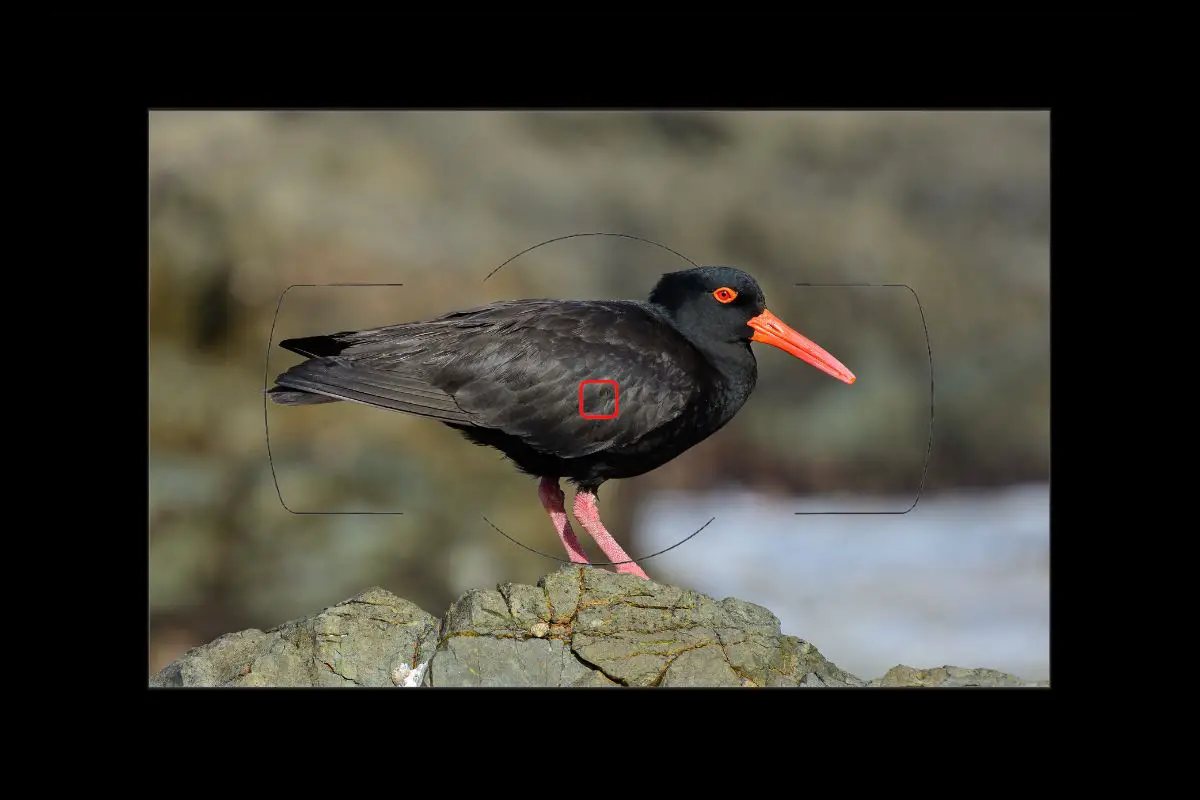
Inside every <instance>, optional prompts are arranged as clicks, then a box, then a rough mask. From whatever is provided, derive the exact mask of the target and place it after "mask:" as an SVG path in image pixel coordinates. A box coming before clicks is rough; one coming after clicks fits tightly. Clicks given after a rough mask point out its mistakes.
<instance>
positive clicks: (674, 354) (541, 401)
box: [431, 301, 705, 458]
mask: <svg viewBox="0 0 1200 800" xmlns="http://www.w3.org/2000/svg"><path fill="white" fill-rule="evenodd" d="M702 368H705V367H704V365H703V363H702V359H701V357H700V355H699V353H698V352H697V351H695V350H694V349H693V348H692V346H691V345H690V344H688V342H687V341H686V340H685V339H683V338H682V337H681V336H680V335H679V334H678V333H677V332H676V331H675V330H674V329H673V328H672V327H670V326H669V325H668V324H667V323H666V322H665V321H663V320H662V319H660V318H658V317H655V316H653V315H652V314H650V313H649V312H648V311H647V310H646V309H645V307H644V306H642V305H641V304H637V303H628V302H616V301H614V302H600V301H590V302H585V301H576V302H560V303H554V304H547V305H546V306H544V307H541V308H534V309H525V308H514V309H511V310H510V311H509V313H508V314H506V315H504V316H503V318H502V319H501V320H499V321H498V323H497V325H496V327H495V329H494V330H488V329H486V328H484V329H478V330H477V331H476V332H474V333H473V334H471V335H466V336H463V337H462V339H461V342H460V348H459V350H458V352H456V353H455V354H453V355H451V356H450V357H447V358H445V359H443V360H442V361H441V362H440V363H439V364H438V366H437V368H436V371H435V372H433V373H432V374H431V379H432V381H433V383H434V384H435V385H437V386H438V387H440V388H442V389H444V390H445V391H446V392H447V393H448V394H450V395H451V396H452V397H453V398H454V401H455V402H456V403H457V404H458V406H459V407H460V408H461V409H463V410H464V411H465V412H467V413H468V414H469V415H470V416H471V419H472V422H473V423H474V424H475V425H478V426H482V427H486V428H492V429H496V430H500V431H503V432H504V433H507V434H509V435H511V436H516V437H518V438H519V439H521V440H522V441H523V442H524V443H525V444H527V445H528V446H530V447H533V448H535V449H537V450H539V451H541V452H544V453H549V454H553V455H557V456H560V457H562V458H578V457H580V456H585V455H588V454H590V453H595V452H598V451H601V450H607V449H613V448H621V447H624V446H627V445H630V444H632V443H633V442H634V441H636V440H637V439H638V438H639V437H641V436H644V435H645V434H646V433H648V432H650V431H652V430H654V429H656V428H658V427H660V426H662V425H664V424H666V423H668V422H670V421H671V420H673V419H675V418H676V417H677V416H679V414H680V413H681V412H682V411H683V409H684V408H685V407H686V406H687V404H688V403H689V401H691V400H692V399H693V398H694V396H695V394H696V392H697V391H698V390H699V387H698V385H697V384H696V381H695V378H694V377H693V375H692V374H690V373H689V370H691V371H695V370H698V369H702ZM585 381H605V382H607V381H614V382H615V383H616V386H615V388H614V386H613V385H612V384H611V383H594V384H584V382H585ZM581 392H582V396H581ZM614 412H616V414H617V416H616V417H614V418H611V419H594V418H593V419H589V418H588V417H604V416H609V415H612V414H613V413H614ZM585 415H586V416H585Z"/></svg>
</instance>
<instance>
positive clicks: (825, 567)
mask: <svg viewBox="0 0 1200 800" xmlns="http://www.w3.org/2000/svg"><path fill="white" fill-rule="evenodd" d="M911 502H912V498H911V497H909V498H891V497H881V498H863V499H857V500H855V501H852V502H848V501H847V500H846V499H845V498H837V499H836V503H835V502H834V501H833V500H832V499H820V498H817V499H804V500H786V499H777V498H767V497H763V496H760V495H755V494H752V493H749V492H723V493H709V494H688V493H680V492H663V493H658V494H656V495H654V496H652V497H649V498H647V499H646V502H645V503H644V504H643V505H642V506H641V507H640V509H639V512H638V515H637V518H636V524H637V530H638V534H639V539H638V541H639V542H640V543H641V547H640V550H641V551H642V552H647V553H648V552H655V551H657V550H661V549H662V548H664V547H668V546H669V545H671V544H673V543H675V542H677V541H679V539H680V538H682V537H683V536H685V535H687V534H688V533H690V532H692V531H694V530H696V529H697V528H699V527H700V526H701V525H703V524H704V523H705V522H706V521H707V520H708V519H709V518H710V517H716V520H715V521H714V522H713V523H712V525H710V526H709V527H708V528H707V529H706V530H705V531H704V532H702V533H701V534H700V535H698V536H697V537H696V538H695V539H693V540H692V541H690V542H688V543H686V544H684V545H683V546H681V547H679V548H677V549H675V550H672V551H671V552H670V553H667V554H665V555H663V556H661V557H659V558H656V559H654V560H652V561H650V562H649V563H647V564H646V567H647V571H648V572H650V574H651V575H652V576H653V577H661V578H662V579H663V580H665V581H672V582H676V583H681V584H682V585H687V586H689V587H692V588H694V589H696V590H698V591H701V592H704V593H706V594H710V595H713V596H715V597H718V598H721V597H726V596H734V597H740V598H743V599H745V600H750V601H751V602H755V603H758V604H760V605H763V606H766V607H767V608H769V609H771V610H772V611H773V612H775V614H776V615H777V616H778V617H779V619H780V622H781V623H782V625H783V631H784V633H790V634H793V635H795V636H799V637H801V638H802V639H806V640H808V641H811V642H812V643H813V644H815V645H816V646H817V648H818V649H820V650H821V652H822V653H823V654H824V655H825V656H826V657H827V658H829V659H830V660H832V661H833V662H834V663H836V664H837V665H838V666H840V667H842V668H844V669H847V670H849V671H850V672H852V673H854V674H856V675H858V676H859V677H862V678H873V677H879V676H881V675H883V674H884V673H885V672H886V671H887V670H888V669H889V668H891V667H893V666H895V665H896V664H907V665H909V666H916V667H933V666H941V665H943V664H953V665H956V666H962V667H991V668H993V669H1000V670H1003V671H1005V672H1010V673H1013V674H1015V675H1018V676H1020V677H1022V678H1026V679H1029V680H1041V679H1045V678H1049V677H1050V549H1049V548H1050V489H1049V486H1048V485H1026V486H1017V487H1012V488H1008V489H1003V490H993V491H987V492H945V493H941V494H937V495H926V496H924V497H923V498H922V499H921V501H920V503H918V504H917V506H916V508H914V509H913V510H912V511H911V512H909V513H907V514H904V515H887V516H881V515H852V516H842V515H820V516H796V515H795V513H794V512H797V511H822V510H828V509H831V508H835V507H836V508H838V509H845V508H851V507H853V508H856V510H861V511H868V510H892V509H903V508H906V507H907V506H908V505H910V504H911ZM640 554H641V553H637V555H640Z"/></svg>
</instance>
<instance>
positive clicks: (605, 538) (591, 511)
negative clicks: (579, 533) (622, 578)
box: [572, 489, 650, 580]
mask: <svg viewBox="0 0 1200 800" xmlns="http://www.w3.org/2000/svg"><path fill="white" fill-rule="evenodd" d="M572 510H573V511H574V512H575V519H577V520H579V524H580V525H582V526H583V529H584V530H586V531H587V532H588V533H589V534H590V535H591V537H592V538H593V539H595V540H596V544H598V545H600V549H601V550H603V551H604V555H606V556H608V560H609V561H611V562H613V564H614V565H615V566H616V568H617V572H627V573H629V574H630V575H637V576H638V577H639V578H644V579H645V580H650V576H649V575H647V574H646V573H645V571H644V570H643V569H642V568H641V567H639V566H638V565H637V564H635V563H634V561H633V559H632V558H630V557H629V554H628V553H626V552H625V551H624V550H622V549H621V545H619V544H617V540H616V539H614V538H613V537H612V534H610V533H609V532H608V529H606V528H605V527H604V523H603V522H601V521H600V510H599V509H598V508H596V495H595V494H594V493H592V492H589V491H587V490H586V489H580V490H579V491H578V492H576V493H575V505H574V508H573V509H572ZM622 562H625V563H622Z"/></svg>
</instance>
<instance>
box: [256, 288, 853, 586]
mask: <svg viewBox="0 0 1200 800" xmlns="http://www.w3.org/2000/svg"><path fill="white" fill-rule="evenodd" d="M753 342H758V343H762V344H767V345H772V346H773V347H776V348H778V349H780V350H782V351H784V352H785V353H788V354H790V355H792V356H795V357H796V358H799V359H800V360H802V361H805V362H807V363H808V364H811V365H812V366H814V367H816V368H817V369H819V370H821V371H822V372H824V373H826V374H828V375H830V376H832V377H834V378H836V379H838V380H840V381H842V382H844V383H846V384H853V383H854V382H855V381H856V380H857V379H856V377H855V375H854V373H852V372H851V371H850V370H849V369H847V368H846V367H845V366H844V365H843V364H842V363H841V362H840V361H838V360H837V359H836V358H834V357H833V356H832V355H830V354H829V353H828V352H826V351H825V350H824V349H823V348H821V347H820V346H818V345H817V344H815V343H814V342H812V341H811V340H809V339H808V338H806V337H805V336H803V335H802V334H800V333H798V332H797V331H795V330H793V329H792V328H790V327H789V326H788V325H787V324H785V323H784V322H783V321H782V320H780V319H779V318H778V317H776V316H775V315H774V314H772V313H771V312H770V311H768V310H767V306H766V299H765V297H764V295H763V291H762V288H761V287H760V286H759V284H758V282H757V281H756V280H755V279H754V278H753V277H752V276H751V275H750V274H748V273H747V272H744V271H742V270H740V269H737V268H734V267H728V266H705V267H694V268H690V269H683V270H679V271H675V272H667V273H665V274H662V275H661V277H660V278H659V280H658V281H657V283H656V284H655V286H654V288H653V290H652V291H651V292H650V294H649V297H648V299H647V300H645V301H641V300H553V299H530V300H502V301H498V302H493V303H489V304H487V305H482V306H478V307H475V308H469V309H465V310H459V311H451V312H449V313H445V314H442V315H440V316H435V317H432V318H430V319H425V320H422V321H417V322H402V323H399V324H395V325H387V326H384V327H379V328H371V329H367V330H358V331H342V332H340V333H331V334H325V335H319V336H308V337H303V338H295V339H285V340H283V341H281V342H280V343H279V346H280V347H282V348H284V349H285V350H288V351H290V352H293V353H295V354H297V355H300V356H304V357H305V360H304V361H302V362H300V363H299V364H296V365H295V366H293V367H291V368H289V369H287V370H286V371H285V372H283V373H281V374H280V375H279V376H278V377H276V379H275V381H274V383H275V385H274V386H272V387H271V388H270V389H268V390H267V394H268V395H269V396H270V397H271V399H272V400H273V401H274V402H275V403H278V404H281V405H285V406H296V405H311V404H318V403H330V402H338V401H349V402H354V403H362V404H366V405H369V406H374V407H377V408H382V409H388V410H393V411H400V412H404V413H407V414H413V415H417V416H420V417H427V418H429V419H432V420H436V421H438V422H440V423H442V424H443V425H446V426H448V427H450V428H453V429H454V430H456V431H458V432H459V433H461V434H462V435H463V436H464V437H465V438H466V439H467V440H469V441H470V442H473V443H474V444H477V445H481V446H487V447H492V448H495V449H496V450H499V451H500V452H501V453H503V454H504V456H506V457H507V458H508V459H509V460H510V461H511V462H512V463H513V464H514V465H515V466H516V468H517V469H519V470H520V471H522V472H524V473H526V474H527V475H530V476H532V477H534V478H537V479H538V480H539V483H538V499H539V500H540V501H541V504H542V506H543V507H544V508H545V510H546V513H547V514H548V515H549V517H550V521H551V523H552V525H553V526H554V531H555V533H556V534H557V535H558V538H559V540H560V541H561V542H562V545H563V547H564V548H565V549H566V552H567V557H568V558H569V560H570V561H571V562H573V563H577V564H588V563H591V562H590V561H589V559H588V557H587V554H586V552H585V551H584V549H583V547H582V546H581V545H580V542H579V539H578V538H577V536H576V535H575V532H574V530H573V529H572V527H571V523H570V520H569V519H568V516H567V512H566V503H565V495H564V493H563V490H562V487H561V485H560V481H562V480H566V481H567V482H568V483H570V484H573V485H574V486H575V487H576V493H575V499H574V501H573V503H572V512H573V514H574V516H575V519H576V520H577V521H578V522H579V524H580V525H582V526H583V528H584V530H586V531H587V533H588V534H589V535H590V536H591V538H592V539H593V540H594V541H595V542H596V544H597V545H598V546H599V548H600V549H601V551H603V553H604V554H605V556H607V558H608V560H609V562H610V564H611V565H612V566H615V568H616V570H617V572H620V573H627V574H632V575H636V576H638V577H640V578H643V579H646V580H649V575H648V574H647V573H646V572H645V570H643V569H642V567H641V566H639V565H638V563H637V562H636V561H635V560H634V559H632V558H630V556H629V555H628V554H627V553H626V552H625V550H624V549H623V548H622V547H621V545H620V544H618V543H617V541H616V540H615V539H614V538H613V536H612V535H611V534H610V533H609V531H608V530H607V528H605V526H604V524H603V522H601V520H600V512H599V508H598V492H599V489H600V486H601V484H603V483H604V482H605V481H608V480H614V479H623V478H632V477H636V476H638V475H642V474H645V473H647V472H650V471H651V470H653V469H656V468H658V467H660V466H662V465H663V464H666V463H667V462H668V461H671V460H672V459H674V458H676V457H677V456H679V455H680V454H682V453H684V452H685V451H686V450H688V449H689V448H691V447H693V446H694V445H696V444H698V443H700V442H701V441H704V440H705V439H707V438H708V437H709V436H711V435H712V434H714V433H716V432H717V431H719V430H720V429H721V428H723V427H724V426H725V425H726V424H727V423H728V422H729V421H730V420H731V419H733V417H734V415H735V414H737V412H738V411H739V410H740V409H741V408H742V406H743V405H744V404H745V402H746V400H747V399H748V398H749V397H750V394H751V392H752V391H753V390H754V386H755V383H756V381H757V379H758V364H757V361H756V359H755V355H754V352H753V351H752V350H751V347H750V345H751V343H753Z"/></svg>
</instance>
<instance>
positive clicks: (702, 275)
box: [650, 267, 857, 383]
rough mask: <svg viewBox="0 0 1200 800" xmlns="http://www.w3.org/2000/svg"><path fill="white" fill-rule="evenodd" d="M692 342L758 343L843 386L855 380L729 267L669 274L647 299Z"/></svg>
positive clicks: (753, 282)
mask: <svg viewBox="0 0 1200 800" xmlns="http://www.w3.org/2000/svg"><path fill="white" fill-rule="evenodd" d="M650 302H651V303H654V304H655V305H658V306H660V307H662V308H663V309H665V310H666V312H667V313H668V314H670V315H671V318H672V319H673V320H674V321H675V324H676V325H677V326H678V327H679V329H680V330H681V331H683V332H684V333H685V334H686V335H687V336H688V337H689V338H691V339H692V340H693V341H700V342H703V341H717V342H731V343H732V342H741V341H744V342H747V343H748V342H762V343H764V344H769V345H771V346H773V347H778V348H779V349H780V350H783V351H784V352H785V353H789V354H791V355H793V356H795V357H796V358H799V359H801V360H803V361H806V362H808V363H809V364H811V365H813V366H814V367H816V368H817V369H819V370H821V371H822V372H824V373H826V374H828V375H832V376H833V377H835V378H837V379H838V380H840V381H843V382H845V383H854V381H855V380H857V379H856V378H855V377H854V373H853V372H851V371H850V370H848V369H846V367H845V366H844V365H843V364H842V362H840V361H838V360H837V359H836V358H834V357H833V356H831V355H830V354H829V353H827V352H826V351H825V350H824V348H822V347H821V346H819V345H817V344H816V343H815V342H813V341H811V340H810V339H808V338H807V337H805V336H804V335H802V334H800V333H799V332H797V331H795V330H793V329H792V328H790V327H788V325H787V324H785V323H784V322H783V320H781V319H779V318H778V317H776V316H775V315H774V314H772V313H771V312H770V311H768V310H767V301H766V298H765V297H764V296H763V291H762V288H761V287H759V285H758V281H756V280H754V278H752V277H751V276H750V275H748V274H746V273H745V272H742V271H741V270H740V269H734V268H733V267H695V268H693V269H685V270H681V271H679V272H668V273H667V274H665V275H663V276H662V278H661V279H659V281H658V284H657V285H656V286H655V287H654V290H653V291H652V292H651V293H650Z"/></svg>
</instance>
